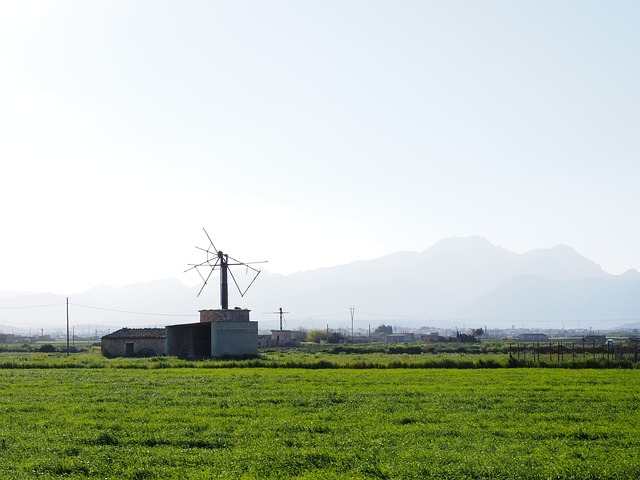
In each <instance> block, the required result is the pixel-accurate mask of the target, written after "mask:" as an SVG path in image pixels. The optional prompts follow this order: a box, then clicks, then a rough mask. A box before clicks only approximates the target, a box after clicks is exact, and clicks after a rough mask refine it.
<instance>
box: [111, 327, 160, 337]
mask: <svg viewBox="0 0 640 480" xmlns="http://www.w3.org/2000/svg"><path fill="white" fill-rule="evenodd" d="M102 338H111V339H118V338H158V339H160V338H165V333H164V328H121V329H120V330H116V331H115V332H113V333H110V334H108V335H105V336H104V337H102Z"/></svg>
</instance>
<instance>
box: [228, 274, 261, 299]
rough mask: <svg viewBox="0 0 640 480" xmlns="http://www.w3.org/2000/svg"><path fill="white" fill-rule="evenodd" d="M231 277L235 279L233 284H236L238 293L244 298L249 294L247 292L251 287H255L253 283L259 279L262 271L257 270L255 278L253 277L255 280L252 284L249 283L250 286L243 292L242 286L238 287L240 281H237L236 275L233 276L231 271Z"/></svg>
mask: <svg viewBox="0 0 640 480" xmlns="http://www.w3.org/2000/svg"><path fill="white" fill-rule="evenodd" d="M229 275H231V278H232V279H233V283H235V284H236V288H237V289H238V292H239V293H240V296H241V297H244V294H245V293H247V290H249V288H250V287H251V285H253V282H255V281H256V278H258V275H260V270H256V275H255V277H253V280H251V283H249V285H247V288H245V289H244V290H242V289H241V288H240V285H238V281H237V280H236V277H235V275H234V274H233V272H232V271H231V270H229Z"/></svg>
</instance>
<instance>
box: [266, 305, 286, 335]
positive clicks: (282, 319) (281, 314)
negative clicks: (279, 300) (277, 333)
mask: <svg viewBox="0 0 640 480" xmlns="http://www.w3.org/2000/svg"><path fill="white" fill-rule="evenodd" d="M278 310H279V311H278V312H265V313H270V314H280V330H282V322H283V321H284V323H287V321H286V320H285V319H284V314H285V313H289V312H283V311H282V307H280V308H279V309H278Z"/></svg>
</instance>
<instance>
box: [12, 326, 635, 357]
mask: <svg viewBox="0 0 640 480" xmlns="http://www.w3.org/2000/svg"><path fill="white" fill-rule="evenodd" d="M251 323H254V322H251ZM256 323H257V322H256ZM195 325H198V324H195ZM639 339H640V330H638V329H632V330H609V331H603V330H592V329H527V328H515V327H512V328H508V329H505V328H496V329H488V328H487V329H486V330H485V328H477V329H469V328H466V329H450V328H447V329H439V328H435V327H431V328H430V327H421V328H417V329H415V328H404V327H398V326H393V325H385V324H382V325H379V326H377V327H376V328H373V329H356V330H353V331H351V330H350V329H347V328H337V329H332V328H329V327H327V328H325V329H297V330H287V329H276V330H267V331H265V330H261V331H259V332H257V334H256V347H257V348H277V347H288V348H291V347H294V348H295V347H300V346H302V345H304V344H306V343H327V344H363V343H374V342H377V343H386V344H419V343H423V344H428V343H443V342H457V343H484V342H495V341H502V342H507V343H536V342H538V343H546V342H566V343H571V342H574V343H583V344H585V343H586V344H587V345H605V344H607V342H609V343H618V344H622V343H625V344H629V345H637V344H638V341H639ZM67 341H69V345H70V347H71V348H72V349H73V347H74V346H75V344H76V342H77V343H78V344H87V343H92V344H93V345H96V346H101V348H102V351H103V353H104V354H105V355H107V356H143V355H167V354H171V353H172V352H170V351H167V334H166V329H165V328H121V329H118V330H116V331H114V332H110V331H109V330H108V329H106V330H105V329H101V328H99V327H98V328H94V329H92V330H91V331H87V332H86V333H85V334H73V335H71V336H70V337H69V338H67V335H66V332H64V331H63V330H57V331H55V332H52V333H45V332H44V330H41V333H40V335H30V334H24V333H15V332H14V333H2V332H1V331H0V349H2V345H3V344H4V345H12V346H22V347H24V348H26V349H31V350H37V349H39V348H40V347H41V346H42V345H44V344H60V343H65V342H67ZM13 349H14V348H12V350H13ZM205 349H206V347H205ZM173 353H174V354H176V353H177V356H184V357H188V356H201V355H196V354H197V353H201V352H197V351H189V348H187V349H186V350H184V351H181V352H180V351H178V352H175V351H174V352H173ZM206 353H207V354H208V355H207V356H210V355H211V352H210V351H207V352H206ZM228 353H229V352H225V355H226V354H228ZM250 353H253V352H250ZM213 356H215V355H213Z"/></svg>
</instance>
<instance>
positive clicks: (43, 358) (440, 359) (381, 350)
mask: <svg viewBox="0 0 640 480" xmlns="http://www.w3.org/2000/svg"><path fill="white" fill-rule="evenodd" d="M510 348H511V351H510ZM529 348H530V349H529V350H528V353H527V351H525V350H524V347H521V348H520V350H518V351H517V352H516V350H515V346H511V347H510V346H509V344H506V345H505V344H486V345H484V344H483V345H479V344H475V345H466V346H462V345H461V344H436V345H425V344H422V345H420V344H402V345H385V344H362V345H305V346H304V347H303V348H291V349H284V348H272V349H263V350H262V351H261V352H260V357H259V358H253V359H246V360H233V359H229V360H211V359H199V360H184V359H178V358H176V357H150V358H113V359H108V358H105V357H104V356H102V355H100V349H99V347H92V348H90V349H89V350H88V351H85V352H82V353H78V354H71V355H67V354H65V353H62V352H57V353H46V352H31V353H29V352H12V353H7V352H5V353H2V354H0V369H2V368H135V369H156V368H215V369H217V368H305V369H331V368H343V369H381V368H383V369H387V368H463V369H477V368H514V367H517V368H519V367H541V368H616V369H620V368H625V369H632V368H638V367H640V362H635V361H634V358H633V356H630V354H629V353H625V354H624V355H618V356H616V355H613V354H607V353H606V351H604V350H603V351H602V352H598V353H595V352H588V353H587V352H583V353H579V354H572V353H571V352H563V353H562V354H559V353H558V351H557V350H556V349H553V350H547V351H546V352H545V351H543V349H542V348H540V349H539V350H534V349H533V348H532V347H529Z"/></svg>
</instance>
